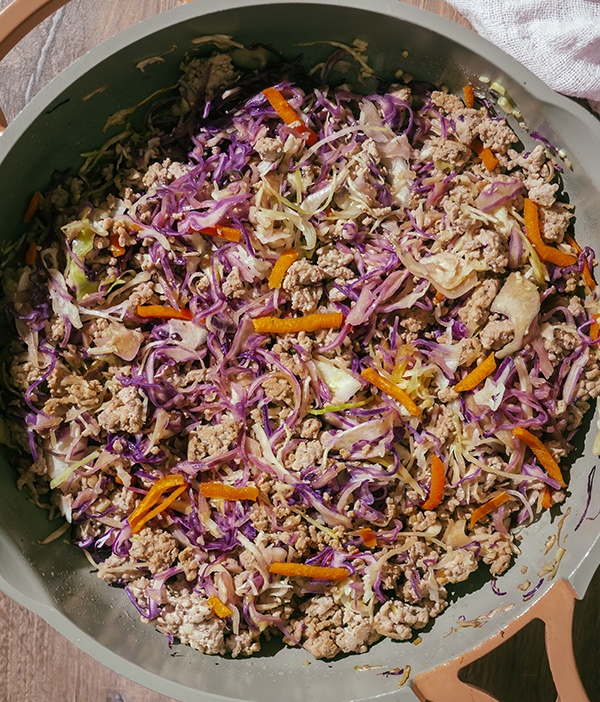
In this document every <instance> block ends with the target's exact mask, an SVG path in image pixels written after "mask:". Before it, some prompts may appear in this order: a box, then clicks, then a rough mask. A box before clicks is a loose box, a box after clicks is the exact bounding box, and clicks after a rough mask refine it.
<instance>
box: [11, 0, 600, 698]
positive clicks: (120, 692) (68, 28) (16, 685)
mask: <svg viewBox="0 0 600 702" xmlns="http://www.w3.org/2000/svg"><path fill="white" fill-rule="evenodd" d="M7 4H8V0H0V8H2V7H4V6H5V5H7ZM179 4H181V2H180V0H143V2H134V1H133V0H103V1H101V2H98V1H97V0H71V2H70V3H69V4H68V5H67V6H66V7H64V8H62V9H61V10H59V11H58V12H56V13H55V14H54V16H52V17H50V18H49V19H48V20H46V21H45V22H43V23H42V25H40V26H39V27H38V28H37V29H36V30H34V31H33V32H32V33H31V34H30V35H29V36H28V37H27V38H26V39H25V40H23V41H22V42H21V43H20V44H19V45H18V46H17V47H16V48H15V49H13V51H11V52H10V54H9V55H8V56H7V57H6V58H5V59H4V60H3V61H2V62H1V63H0V104H1V106H2V108H3V110H4V111H5V114H6V116H7V118H8V120H9V121H10V120H12V119H14V117H15V116H16V115H17V114H18V113H19V111H20V110H21V109H22V107H23V106H24V105H25V104H26V103H27V102H28V101H29V100H30V99H31V98H32V97H33V96H34V95H35V94H36V93H37V92H38V91H39V90H40V89H41V88H42V87H43V86H44V85H45V84H46V83H47V82H48V81H49V80H50V79H51V78H52V77H53V76H54V75H56V74H57V73H58V72H59V71H61V70H62V69H63V68H65V67H66V66H67V65H69V64H71V63H72V62H73V61H74V60H75V59H76V58H78V57H79V56H80V55H82V54H83V53H85V51H87V50H88V49H90V48H92V47H93V46H95V45H97V44H99V43H100V42H101V41H103V40H105V39H107V38H109V37H111V36H113V35H114V34H116V33H117V32H119V31H121V30H122V29H125V28H126V27H128V26H130V25H132V24H134V23H136V22H139V21H140V20H142V19H144V18H147V17H150V16H152V15H154V14H156V13H159V12H163V11H165V10H168V9H170V8H172V7H175V6H176V5H179ZM409 4H413V5H417V6H420V7H422V8H424V9H426V10H429V11H431V12H436V13H438V14H440V15H443V16H445V17H447V18H449V19H451V20H454V21H455V22H458V23H461V24H463V25H467V22H466V21H465V20H464V18H462V17H461V16H460V15H459V14H458V13H457V12H456V11H455V10H454V9H452V8H451V7H450V6H449V5H447V4H446V3H445V2H443V0H409ZM365 6H368V0H366V1H365ZM599 640H600V571H599V572H598V573H596V576H595V578H594V580H593V582H592V584H591V586H590V588H589V590H588V593H587V595H586V597H585V598H584V600H582V601H581V602H578V603H577V605H576V612H575V622H574V641H575V650H576V656H577V660H578V664H579V667H580V672H581V676H582V679H583V682H584V685H585V686H586V689H587V690H588V694H589V697H590V700H591V701H592V702H600V680H599V666H598V660H599V647H598V642H599ZM0 651H1V653H0V702H168V698H166V697H163V696H162V695H158V694H156V693H153V692H150V691H148V690H146V689H145V688H143V687H140V686H138V685H136V684H134V683H132V682H130V681H129V680H127V679H125V678H123V677H121V676H120V675H117V674H116V673H113V672H112V671H110V670H108V669H107V668H105V667H103V666H102V665H100V664H99V663H97V662H96V661H94V660H92V659H91V658H90V657H89V656H87V655H86V654H84V653H82V652H81V651H79V649H77V648H76V647H75V646H74V645H72V644H71V643H69V642H68V641H67V640H66V639H65V638H63V637H62V636H61V635H60V634H58V633H57V632H56V631H54V629H52V628H51V627H50V626H48V625H47V624H46V623H45V622H44V621H43V620H41V619H40V618H39V617H37V616H35V615H33V614H31V613H30V612H28V611H27V610H25V609H23V608H22V607H20V606H19V605H17V604H15V603H14V602H12V601H11V600H9V599H8V598H7V597H5V596H4V595H0ZM461 677H462V678H463V679H464V680H466V681H468V682H470V683H472V684H476V685H478V686H480V687H483V688H484V689H487V690H488V691H489V692H491V693H492V694H494V695H495V696H496V697H497V698H498V700H500V702H514V701H516V700H519V701H523V702H554V700H555V698H556V693H555V690H554V685H553V683H552V680H551V677H550V674H549V669H548V664H547V660H546V656H545V652H544V648H543V624H542V623H541V622H534V623H533V624H532V625H530V626H529V627H527V628H526V629H525V630H523V631H522V632H520V634H519V635H518V636H517V637H515V638H513V639H511V640H510V641H508V642H506V643H504V644H503V645H502V646H501V647H500V649H498V650H497V651H496V652H494V653H493V654H491V655H490V656H488V657H487V658H484V659H482V660H480V661H478V662H477V663H475V664H473V665H472V666H471V667H470V668H468V669H465V670H464V671H463V674H462V675H461ZM324 702H326V701H324ZM562 702H570V700H562Z"/></svg>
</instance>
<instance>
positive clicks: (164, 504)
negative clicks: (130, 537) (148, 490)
mask: <svg viewBox="0 0 600 702" xmlns="http://www.w3.org/2000/svg"><path fill="white" fill-rule="evenodd" d="M186 489H187V485H182V486H181V487H178V488H177V489H176V490H173V492H172V493H171V494H170V495H169V496H168V497H165V499H164V500H163V501H162V502H161V503H160V504H158V505H157V506H156V507H155V508H154V509H152V510H150V511H149V512H148V513H147V514H145V515H144V516H142V517H140V518H139V519H137V520H136V521H135V522H134V523H133V524H132V525H131V533H132V534H136V533H137V532H138V531H139V530H140V529H141V528H142V526H143V525H144V524H145V523H146V522H149V521H150V520H151V519H154V517H156V516H158V515H159V514H160V513H161V512H164V511H165V510H166V509H167V507H169V506H170V505H171V504H172V503H173V502H175V500H176V499H177V498H178V497H179V495H181V493H182V492H185V491H186Z"/></svg>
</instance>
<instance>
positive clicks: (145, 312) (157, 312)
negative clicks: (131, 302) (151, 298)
mask: <svg viewBox="0 0 600 702" xmlns="http://www.w3.org/2000/svg"><path fill="white" fill-rule="evenodd" d="M136 314H137V316H138V317H143V318H144V319H184V320H186V321H188V322H190V321H191V320H192V319H194V315H193V314H192V313H191V312H190V311H189V310H188V309H186V308H185V307H183V308H182V309H180V310H176V309H175V308H174V307H168V306H166V305H138V306H137V308H136Z"/></svg>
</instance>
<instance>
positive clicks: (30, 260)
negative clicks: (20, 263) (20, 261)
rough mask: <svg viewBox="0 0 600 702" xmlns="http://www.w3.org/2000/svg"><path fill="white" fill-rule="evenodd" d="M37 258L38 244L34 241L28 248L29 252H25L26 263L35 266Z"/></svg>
mask: <svg viewBox="0 0 600 702" xmlns="http://www.w3.org/2000/svg"><path fill="white" fill-rule="evenodd" d="M36 259H37V245H36V243H35V241H32V242H31V244H29V248H28V249H27V253H26V254H25V265H27V266H34V265H35V262H36Z"/></svg>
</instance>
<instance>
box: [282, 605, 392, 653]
mask: <svg viewBox="0 0 600 702" xmlns="http://www.w3.org/2000/svg"><path fill="white" fill-rule="evenodd" d="M292 627H293V628H292V636H299V637H300V638H301V643H302V646H303V647H304V648H305V649H306V650H307V651H308V652H309V653H312V655H313V656H315V657H317V658H333V657H334V656H336V655H337V654H338V653H340V652H343V653H352V652H356V653H362V652H364V651H366V650H367V648H368V646H369V645H370V644H371V643H373V642H374V641H376V640H377V639H378V638H379V634H378V633H377V632H374V631H373V628H372V627H371V623H370V621H369V619H368V618H366V617H363V616H361V615H360V614H359V613H358V612H354V611H352V610H350V609H348V608H345V607H343V606H340V605H338V604H336V603H335V601H334V600H333V598H332V597H329V596H320V597H314V598H313V599H312V601H311V602H310V603H309V605H308V607H307V608H306V610H305V612H304V619H302V620H298V621H296V622H292Z"/></svg>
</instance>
